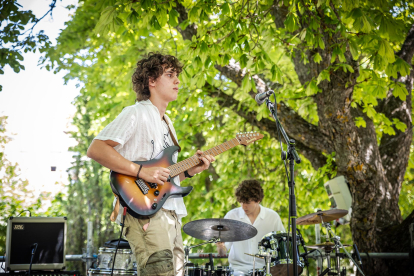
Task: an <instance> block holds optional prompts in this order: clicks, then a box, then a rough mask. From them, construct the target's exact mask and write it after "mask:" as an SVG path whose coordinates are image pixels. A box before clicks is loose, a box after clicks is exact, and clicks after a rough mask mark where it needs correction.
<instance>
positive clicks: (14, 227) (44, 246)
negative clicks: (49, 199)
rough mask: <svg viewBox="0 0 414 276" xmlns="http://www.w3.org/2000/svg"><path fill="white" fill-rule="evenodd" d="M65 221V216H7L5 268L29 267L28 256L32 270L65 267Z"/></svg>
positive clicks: (26, 268)
mask: <svg viewBox="0 0 414 276" xmlns="http://www.w3.org/2000/svg"><path fill="white" fill-rule="evenodd" d="M66 221H67V220H66V217H55V218H50V217H17V218H13V217H11V218H9V220H8V223H7V236H6V270H8V271H14V270H19V271H20V270H29V266H30V261H31V259H32V257H33V261H32V270H63V269H65V267H66V260H65V254H66V252H65V244H66ZM33 253H34V254H33ZM32 255H33V256H32Z"/></svg>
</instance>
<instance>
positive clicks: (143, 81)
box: [132, 52, 183, 102]
mask: <svg viewBox="0 0 414 276" xmlns="http://www.w3.org/2000/svg"><path fill="white" fill-rule="evenodd" d="M170 68H172V69H173V71H174V72H176V73H177V76H178V75H179V74H180V73H181V71H182V70H183V66H182V65H181V64H180V62H179V61H178V59H177V58H176V57H174V56H170V55H163V54H161V53H159V52H156V53H153V52H150V53H148V55H147V56H146V57H144V58H143V59H140V60H139V61H138V62H137V68H136V69H135V72H134V74H133V75H132V88H133V89H134V91H135V93H136V94H137V101H138V102H139V101H145V100H148V99H149V98H150V96H151V94H150V90H149V80H150V79H154V80H156V79H157V78H159V77H160V76H161V75H162V74H163V73H164V70H166V69H170Z"/></svg>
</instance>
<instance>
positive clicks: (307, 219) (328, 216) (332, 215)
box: [296, 209, 348, 225]
mask: <svg viewBox="0 0 414 276" xmlns="http://www.w3.org/2000/svg"><path fill="white" fill-rule="evenodd" d="M347 214H348V211H347V210H342V209H331V210H327V211H319V212H316V213H312V214H309V215H306V216H303V217H300V218H298V219H297V220H296V224H297V225H311V224H318V223H322V220H323V222H329V221H333V220H335V219H339V218H342V217H343V216H345V215H347ZM321 217H322V220H321Z"/></svg>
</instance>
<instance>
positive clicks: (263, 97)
mask: <svg viewBox="0 0 414 276" xmlns="http://www.w3.org/2000/svg"><path fill="white" fill-rule="evenodd" d="M273 93H274V92H273V90H269V91H266V92H262V93H258V94H256V97H254V99H255V100H256V102H257V104H258V105H262V103H264V102H265V100H266V99H267V98H269V97H270V95H272V94H273Z"/></svg>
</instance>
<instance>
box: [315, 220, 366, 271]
mask: <svg viewBox="0 0 414 276" xmlns="http://www.w3.org/2000/svg"><path fill="white" fill-rule="evenodd" d="M320 217H321V221H322V226H323V227H325V228H326V232H327V235H329V234H331V235H332V239H333V240H334V242H335V249H336V258H337V261H336V262H337V272H338V276H340V275H341V273H340V264H339V259H340V258H339V248H342V249H343V250H344V252H345V253H346V255H347V256H348V258H349V259H350V260H351V261H352V262H353V263H354V265H355V266H356V267H357V268H358V270H359V272H360V273H361V274H362V276H365V274H364V272H362V269H361V268H360V267H359V266H358V264H357V262H356V261H355V260H354V259H353V258H352V256H351V254H349V252H348V251H347V250H346V249H345V247H344V246H343V245H342V243H341V242H340V239H341V238H340V237H339V236H336V235H335V233H334V232H333V231H332V229H331V224H330V223H329V222H323V219H322V216H321V215H320ZM328 264H329V263H328ZM329 267H330V266H329V265H328V268H329ZM322 275H324V274H323V273H322V274H321V275H320V276H322Z"/></svg>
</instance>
